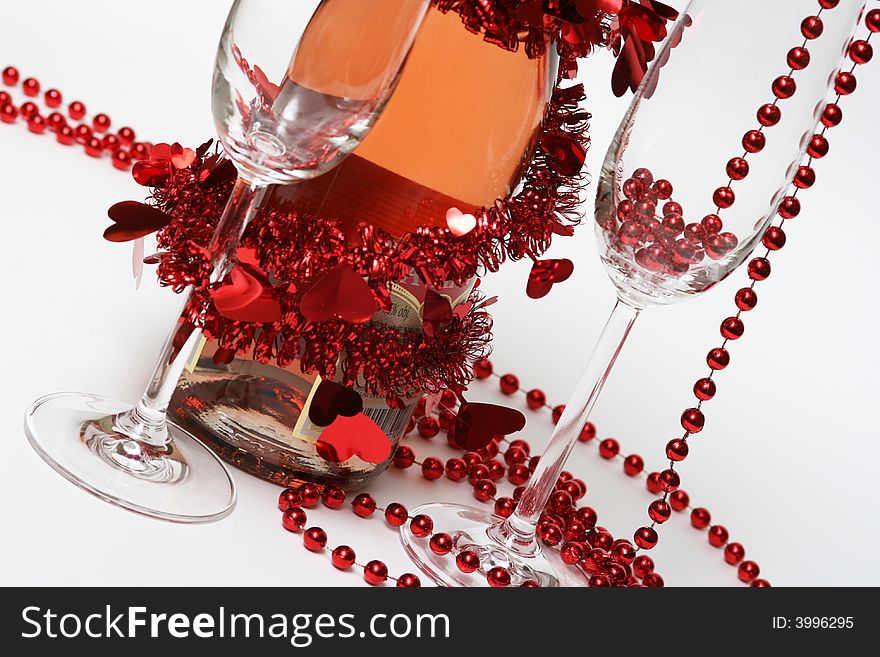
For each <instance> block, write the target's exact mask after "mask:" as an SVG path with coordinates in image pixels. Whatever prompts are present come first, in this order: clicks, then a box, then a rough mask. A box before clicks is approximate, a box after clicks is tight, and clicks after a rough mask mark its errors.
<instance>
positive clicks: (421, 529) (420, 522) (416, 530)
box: [409, 513, 434, 538]
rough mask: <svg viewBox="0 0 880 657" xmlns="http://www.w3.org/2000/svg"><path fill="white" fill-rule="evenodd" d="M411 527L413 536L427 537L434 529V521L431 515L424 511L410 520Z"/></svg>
mask: <svg viewBox="0 0 880 657" xmlns="http://www.w3.org/2000/svg"><path fill="white" fill-rule="evenodd" d="M409 528H410V531H411V532H412V533H413V536H416V537H418V538H425V537H426V536H430V534H431V532H433V531H434V521H433V520H431V517H430V516H426V515H425V514H423V513H422V514H419V515H417V516H416V517H414V518H413V519H412V520H411V521H410V523H409Z"/></svg>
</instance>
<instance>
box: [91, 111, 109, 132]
mask: <svg viewBox="0 0 880 657" xmlns="http://www.w3.org/2000/svg"><path fill="white" fill-rule="evenodd" d="M92 127H93V128H94V129H95V132H107V130H109V129H110V117H109V116H107V115H106V114H95V116H94V117H93V118H92Z"/></svg>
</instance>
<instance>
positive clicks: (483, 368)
mask: <svg viewBox="0 0 880 657" xmlns="http://www.w3.org/2000/svg"><path fill="white" fill-rule="evenodd" d="M474 376H476V377H477V378H478V379H481V380H482V379H488V378H489V377H490V376H492V361H491V360H489V359H488V358H481V359H479V360H478V361H476V362H475V363H474Z"/></svg>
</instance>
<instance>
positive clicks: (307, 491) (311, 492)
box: [298, 483, 321, 509]
mask: <svg viewBox="0 0 880 657" xmlns="http://www.w3.org/2000/svg"><path fill="white" fill-rule="evenodd" d="M298 490H299V495H300V498H301V499H302V502H301V504H302V505H303V506H304V507H306V508H307V509H311V508H312V507H315V506H318V502H319V501H320V500H321V490H320V489H319V488H318V487H317V486H315V485H314V484H309V483H305V484H300V487H299V489H298Z"/></svg>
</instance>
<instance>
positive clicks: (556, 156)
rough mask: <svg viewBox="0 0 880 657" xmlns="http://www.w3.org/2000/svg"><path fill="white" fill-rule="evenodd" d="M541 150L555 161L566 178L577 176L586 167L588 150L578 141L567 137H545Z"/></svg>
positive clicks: (558, 135) (542, 140)
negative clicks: (585, 161)
mask: <svg viewBox="0 0 880 657" xmlns="http://www.w3.org/2000/svg"><path fill="white" fill-rule="evenodd" d="M541 149H542V150H543V151H544V152H545V153H547V155H548V156H549V157H550V159H551V160H553V162H554V164H556V167H557V168H558V169H559V171H560V172H561V173H562V174H563V175H566V176H576V175H577V174H578V172H580V170H581V169H582V168H583V167H584V160H586V158H587V149H586V148H584V145H583V144H581V143H580V142H579V141H577V140H576V139H573V138H571V137H568V136H565V135H560V134H556V135H552V134H551V135H545V136H544V137H543V138H542V139H541Z"/></svg>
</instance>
